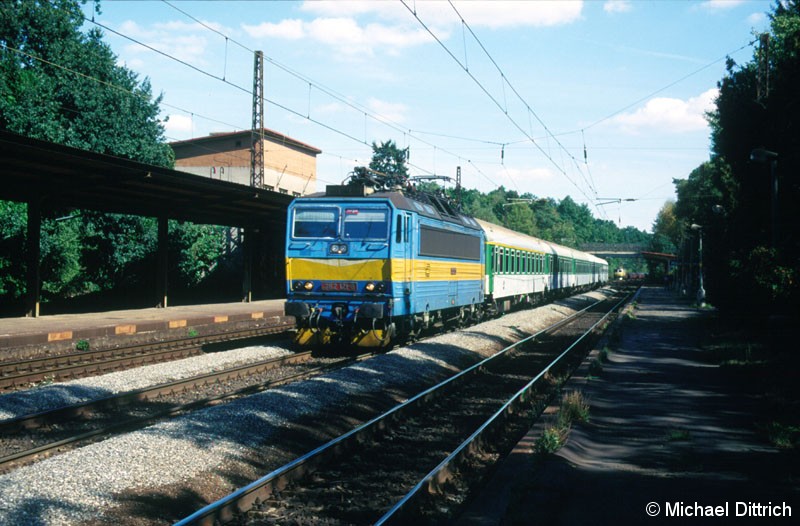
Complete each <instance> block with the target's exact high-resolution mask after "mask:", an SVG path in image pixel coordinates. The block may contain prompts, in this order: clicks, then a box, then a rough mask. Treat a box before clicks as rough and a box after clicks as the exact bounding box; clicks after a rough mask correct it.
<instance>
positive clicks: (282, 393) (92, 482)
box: [0, 293, 600, 524]
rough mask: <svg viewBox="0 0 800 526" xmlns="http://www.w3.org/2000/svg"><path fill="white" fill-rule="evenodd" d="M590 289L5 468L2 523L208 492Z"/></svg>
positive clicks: (522, 329) (82, 516)
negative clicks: (221, 474)
mask: <svg viewBox="0 0 800 526" xmlns="http://www.w3.org/2000/svg"><path fill="white" fill-rule="evenodd" d="M586 296H592V297H595V298H599V297H600V295H599V293H592V294H589V295H585V296H583V297H580V298H573V299H571V300H566V301H564V302H559V304H552V305H548V306H544V307H540V308H538V309H536V310H528V311H522V312H517V313H513V314H510V315H507V316H505V317H503V318H500V319H498V320H493V321H490V322H486V323H483V324H481V325H478V326H475V327H472V328H469V329H466V330H464V331H459V332H455V333H449V334H445V335H442V336H438V337H435V338H431V339H428V340H426V341H424V342H419V343H417V344H414V345H412V346H410V347H407V348H402V349H397V350H394V351H392V352H389V353H387V354H385V355H381V356H378V357H376V358H373V359H371V360H368V361H366V362H362V363H360V364H357V365H353V366H350V367H347V368H345V369H341V370H339V371H336V372H333V373H331V374H328V375H326V376H324V377H317V378H315V379H312V380H307V381H304V382H300V383H296V384H292V385H289V386H285V387H281V388H278V389H273V390H270V391H266V392H263V393H260V394H257V395H254V396H250V397H247V398H244V399H241V400H237V401H235V402H232V403H230V404H226V405H222V406H218V407H211V408H208V409H205V410H202V411H198V412H195V413H192V414H188V415H184V416H182V417H179V418H176V419H175V420H172V421H169V422H164V423H160V424H157V425H154V426H151V427H149V428H146V429H143V430H140V431H136V432H133V433H129V434H126V435H121V436H116V437H113V438H110V439H108V440H105V441H103V442H99V443H95V444H91V445H88V446H86V447H83V448H81V449H77V450H74V451H70V452H68V453H65V454H63V455H60V456H56V457H53V458H50V459H47V460H43V461H41V462H39V463H36V464H33V465H30V466H26V467H23V468H20V469H18V470H16V471H14V472H11V473H9V474H7V475H4V476H0V524H77V523H80V522H84V521H92V522H93V523H98V522H99V523H102V522H104V520H106V521H108V522H109V523H110V522H113V521H115V520H117V521H118V520H119V517H116V518H115V517H114V516H113V512H114V508H115V506H118V505H119V502H118V501H117V497H118V496H119V495H123V494H127V495H130V494H137V493H139V494H142V493H147V494H150V495H158V494H159V488H164V487H167V486H170V487H172V488H174V487H176V486H178V487H181V486H182V485H186V487H181V492H183V493H192V492H195V493H198V494H204V492H202V491H199V490H197V491H195V490H194V489H193V488H192V487H191V484H190V481H192V482H193V483H194V481H197V480H202V479H203V478H204V477H203V476H202V475H203V473H207V472H214V471H219V470H224V469H225V466H226V465H229V464H231V463H235V462H237V461H241V459H242V458H244V457H247V455H248V453H249V451H250V450H252V449H253V448H255V447H256V446H259V445H261V446H262V448H261V450H262V451H261V453H262V454H264V451H263V450H264V447H263V445H265V444H267V445H268V448H267V449H269V448H275V449H276V450H279V449H281V445H280V444H276V443H273V441H271V438H273V437H275V436H279V435H280V432H282V431H286V430H287V429H288V428H289V427H291V424H292V423H293V422H295V421H297V420H298V419H301V418H303V417H309V416H314V415H320V419H321V420H322V419H324V418H326V415H331V414H340V415H341V414H343V412H344V411H345V410H346V408H347V407H348V401H349V400H351V399H353V398H354V397H357V396H360V395H368V394H370V393H387V392H391V391H393V390H395V389H398V390H399V389H400V388H401V387H402V388H404V389H405V388H408V386H415V387H417V386H418V389H417V390H419V389H422V388H423V387H426V386H429V385H431V384H433V383H435V382H436V381H437V380H440V379H442V378H444V377H446V376H449V375H451V374H452V373H453V372H454V371H455V370H458V369H461V368H463V367H465V366H466V365H468V364H471V363H474V362H476V361H478V360H479V359H482V358H483V357H485V356H488V355H490V354H492V353H494V352H496V351H497V350H498V349H500V348H501V347H502V346H503V345H502V342H503V341H508V342H510V341H514V340H516V339H517V338H518V337H519V336H520V335H522V334H529V333H531V332H534V331H535V330H538V329H540V328H543V327H545V326H546V325H548V324H549V323H552V322H553V321H554V320H556V319H559V318H562V317H563V316H565V315H567V314H571V313H572V312H574V311H575V310H577V309H579V308H582V307H583V306H585V305H586V304H587V301H586V300H585V299H581V298H585V297H586ZM229 352H235V351H229ZM219 354H225V353H219ZM154 367H157V368H163V367H164V364H161V365H158V366H154ZM142 369H144V368H142ZM142 369H137V370H136V371H133V372H131V371H128V372H127V373H129V374H130V375H131V376H133V377H136V376H141V375H140V374H137V372H139V371H141V370H142ZM114 374H115V375H120V374H124V373H114ZM106 376H111V375H106ZM135 388H138V387H129V388H128V389H135ZM123 389H124V388H123ZM8 396H10V395H8ZM278 465H280V464H278ZM275 467H278V466H277V465H276V466H275ZM219 496H222V495H219ZM103 514H105V515H103ZM104 516H105V519H104ZM176 518H179V517H167V518H160V519H159V518H146V517H145V518H142V517H140V518H137V519H136V520H135V523H136V524H163V523H165V522H169V521H172V520H174V519H176Z"/></svg>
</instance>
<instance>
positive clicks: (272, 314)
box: [0, 299, 294, 361]
mask: <svg viewBox="0 0 800 526" xmlns="http://www.w3.org/2000/svg"><path fill="white" fill-rule="evenodd" d="M284 302H285V300H284V299H273V300H262V301H254V302H250V303H244V302H236V303H213V304H204V305H189V306H176V307H167V308H150V309H131V310H118V311H108V312H94V313H85V314H57V315H48V316H39V317H37V318H25V317H20V318H0V360H3V361H5V360H9V359H24V358H25V357H33V356H35V355H37V354H58V353H63V352H67V351H69V350H72V351H74V350H75V346H76V345H77V343H78V342H80V341H81V340H86V342H87V343H88V345H89V346H90V348H91V349H103V348H110V347H119V346H122V345H134V344H137V343H144V342H148V341H157V340H164V339H178V338H181V337H183V338H185V337H187V336H194V335H205V334H213V333H221V332H227V331H231V330H240V329H243V328H259V327H265V326H270V325H279V324H283V323H286V322H291V321H293V319H294V318H291V317H286V316H284V311H283V305H284Z"/></svg>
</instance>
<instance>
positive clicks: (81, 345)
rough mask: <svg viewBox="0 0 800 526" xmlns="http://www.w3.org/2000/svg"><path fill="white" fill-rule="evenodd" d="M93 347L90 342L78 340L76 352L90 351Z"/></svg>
mask: <svg viewBox="0 0 800 526" xmlns="http://www.w3.org/2000/svg"><path fill="white" fill-rule="evenodd" d="M89 347H91V345H90V344H89V340H78V341H77V342H75V350H76V351H81V352H83V351H88V350H89Z"/></svg>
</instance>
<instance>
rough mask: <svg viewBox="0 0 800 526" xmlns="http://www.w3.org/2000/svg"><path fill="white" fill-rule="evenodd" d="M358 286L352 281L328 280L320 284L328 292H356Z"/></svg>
mask: <svg viewBox="0 0 800 526" xmlns="http://www.w3.org/2000/svg"><path fill="white" fill-rule="evenodd" d="M356 288H357V287H356V284H355V283H353V282H352V281H328V282H326V283H322V284H321V285H320V289H321V290H323V291H326V292H355V291H356Z"/></svg>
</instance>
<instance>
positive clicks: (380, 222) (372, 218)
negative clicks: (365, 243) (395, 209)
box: [342, 208, 389, 239]
mask: <svg viewBox="0 0 800 526" xmlns="http://www.w3.org/2000/svg"><path fill="white" fill-rule="evenodd" d="M387 212H388V211H387V210H386V209H381V208H345V209H344V225H343V228H344V235H343V236H342V237H343V238H344V239H386V236H387V234H388V232H389V215H388V213H387Z"/></svg>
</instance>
